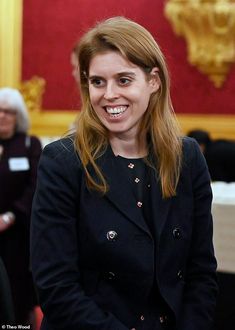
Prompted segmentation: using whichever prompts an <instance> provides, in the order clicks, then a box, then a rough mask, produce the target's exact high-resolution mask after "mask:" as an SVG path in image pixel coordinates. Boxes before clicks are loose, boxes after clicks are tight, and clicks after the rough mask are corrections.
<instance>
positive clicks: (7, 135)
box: [0, 132, 14, 140]
mask: <svg viewBox="0 0 235 330" xmlns="http://www.w3.org/2000/svg"><path fill="white" fill-rule="evenodd" d="M13 135H14V132H13V133H12V132H10V133H8V132H7V133H5V132H2V133H0V139H2V140H8V139H10V138H11V137H12V136H13Z"/></svg>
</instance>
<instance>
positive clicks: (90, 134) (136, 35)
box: [75, 17, 182, 198]
mask: <svg viewBox="0 0 235 330" xmlns="http://www.w3.org/2000/svg"><path fill="white" fill-rule="evenodd" d="M110 50H114V51H118V52H120V54H121V55H123V56H124V57H125V58H127V59H128V60H129V61H130V62H132V63H134V64H135V65H138V66H139V67H140V68H142V69H143V70H144V71H145V72H146V75H148V73H149V72H151V70H152V68H154V67H158V69H159V78H160V81H161V86H160V89H159V90H158V91H157V92H156V93H153V94H152V95H151V97H150V101H149V106H148V109H147V111H146V112H145V114H144V117H143V120H142V122H141V125H140V127H139V135H138V136H139V138H140V139H141V138H142V137H145V138H146V134H147V135H148V137H149V141H150V145H149V148H150V149H151V151H152V157H151V159H152V160H151V161H150V162H151V166H153V167H154V168H155V169H156V170H157V172H158V177H159V179H160V182H161V187H162V195H163V197H164V198H166V197H171V196H174V195H175V194H176V187H177V183H178V180H179V175H180V169H181V158H182V139H181V137H180V129H179V126H178V123H177V121H176V118H175V114H174V111H173V107H172V103H171V99H170V93H169V88H170V87H169V85H170V82H169V74H168V70H167V66H166V63H165V59H164V56H163V54H162V52H161V50H160V48H159V46H158V44H157V43H156V41H155V40H154V38H153V36H152V35H151V34H150V33H149V32H148V31H147V30H146V29H145V28H143V27H142V26H141V25H139V24H137V23H135V22H133V21H131V20H129V19H126V18H124V17H113V18H110V19H107V20H105V21H102V22H100V23H98V24H97V25H96V26H95V27H94V28H92V29H91V30H89V31H88V32H87V33H86V34H85V35H84V36H83V37H82V38H81V40H80V43H79V47H78V61H79V67H80V89H81V97H82V109H81V112H80V114H79V116H78V119H77V126H76V137H75V148H76V149H77V151H78V153H79V156H80V158H81V162H82V164H83V166H84V169H85V171H86V178H87V185H88V187H89V188H92V189H96V190H98V191H100V192H102V193H105V192H107V190H108V185H107V182H106V180H105V178H104V176H103V174H102V171H101V169H100V168H99V167H98V166H97V164H96V159H97V158H98V157H100V156H101V155H102V154H103V153H104V152H105V150H106V148H107V146H108V144H109V140H108V131H107V129H106V128H105V127H104V125H103V124H102V123H101V121H100V120H99V118H98V117H97V115H96V113H95V111H94V110H93V109H92V105H91V103H90V97H89V89H88V79H87V77H88V75H89V65H90V62H91V59H92V58H93V57H94V56H95V55H97V54H100V53H103V52H105V51H110ZM88 165H91V166H92V167H93V169H94V170H95V172H96V176H97V178H98V181H96V180H95V179H94V178H93V177H92V176H91V175H90V173H89V170H88Z"/></svg>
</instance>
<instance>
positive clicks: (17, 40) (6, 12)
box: [0, 0, 23, 88]
mask: <svg viewBox="0 0 235 330" xmlns="http://www.w3.org/2000/svg"><path fill="white" fill-rule="evenodd" d="M22 10H23V0H0V17H1V19H0V87H4V86H9V87H14V88H18V86H19V83H20V81H21V60H22Z"/></svg>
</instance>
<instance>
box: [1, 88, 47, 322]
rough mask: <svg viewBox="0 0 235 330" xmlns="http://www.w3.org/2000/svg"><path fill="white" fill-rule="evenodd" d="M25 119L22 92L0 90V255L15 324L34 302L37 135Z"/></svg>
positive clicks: (26, 116)
mask: <svg viewBox="0 0 235 330" xmlns="http://www.w3.org/2000/svg"><path fill="white" fill-rule="evenodd" d="M28 129H29V118H28V113H27V108H26V105H25V102H24V100H23V97H22V95H21V94H20V93H19V91H18V90H16V89H12V88H1V89H0V257H1V258H2V260H3V262H4V264H5V267H6V270H7V273H8V276H9V280H10V285H11V289H12V295H13V301H14V309H15V315H16V323H17V324H28V323H29V322H30V321H29V315H30V312H31V310H32V309H33V306H34V305H35V303H36V296H35V293H34V289H33V282H32V277H31V273H30V271H29V224H30V212H31V202H32V197H33V193H34V189H35V181H36V169H37V163H38V159H39V156H40V154H41V144H40V141H39V140H38V138H36V137H33V136H29V135H28V134H27V131H28Z"/></svg>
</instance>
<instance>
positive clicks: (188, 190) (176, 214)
mask: <svg viewBox="0 0 235 330" xmlns="http://www.w3.org/2000/svg"><path fill="white" fill-rule="evenodd" d="M183 150H184V156H183V167H182V172H181V177H180V181H179V184H178V188H177V196H176V197H171V198H168V199H162V197H161V191H160V185H157V184H156V178H155V172H154V171H152V172H151V182H152V184H151V200H152V202H151V204H152V206H151V207H152V209H151V212H152V216H153V217H154V221H153V222H154V223H155V224H156V226H155V228H154V233H155V235H156V237H157V244H156V245H155V246H154V242H153V238H152V236H151V234H150V231H149V229H148V227H147V224H146V221H145V220H144V218H143V216H141V215H140V213H139V212H138V210H136V206H135V202H134V200H133V198H134V197H133V195H132V191H131V188H130V185H129V184H128V183H127V182H126V180H125V179H124V177H123V174H122V173H121V172H120V171H119V168H118V166H117V165H116V162H115V155H114V154H113V152H112V150H111V148H110V149H108V150H107V151H106V153H105V154H104V155H103V156H102V157H101V158H99V159H98V160H97V162H98V164H99V166H100V167H101V169H102V171H103V173H104V174H105V177H106V178H107V181H108V184H109V187H110V190H109V192H108V193H107V194H106V195H105V196H101V195H100V194H99V193H98V192H95V191H89V190H88V189H87V187H86V183H85V173H84V171H83V169H82V167H81V164H80V160H79V157H78V154H77V153H76V152H75V151H74V146H73V141H72V140H70V139H69V138H68V139H65V140H61V141H57V142H54V143H52V144H50V145H48V146H46V147H45V149H44V151H43V154H42V157H41V161H40V165H39V170H38V185H37V189H36V193H35V198H34V203H33V213H32V233H31V234H32V236H31V254H32V257H31V261H32V269H33V274H34V280H35V283H36V286H37V289H38V293H39V298H40V302H41V306H42V309H43V310H44V311H45V315H44V320H43V325H42V329H47V330H48V329H50V330H52V329H64V330H68V329H70V330H78V329H83V330H85V329H99V330H104V329H106V330H108V329H112V330H127V329H128V328H131V327H132V325H133V324H136V322H137V321H138V320H140V319H141V315H142V314H143V315H144V313H145V306H146V304H147V297H148V294H149V292H150V290H151V287H152V283H153V281H154V277H156V280H157V283H158V286H159V291H160V294H159V299H162V301H163V303H162V305H161V306H162V314H161V315H160V316H161V317H162V318H163V319H162V320H168V321H172V322H173V324H174V323H175V319H176V320H177V327H176V328H177V329H178V330H199V329H200V330H208V329H210V326H211V324H212V319H213V311H214V308H215V296H216V292H217V284H216V278H215V269H216V261H215V258H214V251H213V246H212V221H211V212H210V205H211V198H212V195H211V188H210V178H209V174H208V171H207V167H206V163H205V160H204V158H203V157H202V155H201V152H200V150H199V147H198V145H197V143H196V142H194V141H193V140H192V139H189V138H186V139H185V140H184V143H183ZM91 171H92V170H91ZM91 173H92V172H91ZM117 173H118V175H117ZM111 233H113V235H111ZM155 268H156V269H157V271H156V272H155V270H154V269H155ZM208 292H210V294H208ZM164 301H165V303H164ZM47 312H49V313H47ZM140 322H141V321H140ZM170 323H171V322H169V324H170ZM166 324H167V322H166ZM137 329H139V328H138V327H137ZM141 329H142V328H141ZM168 329H175V328H174V327H173V326H172V327H171V326H170V325H169V328H168ZM149 330H151V329H149Z"/></svg>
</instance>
